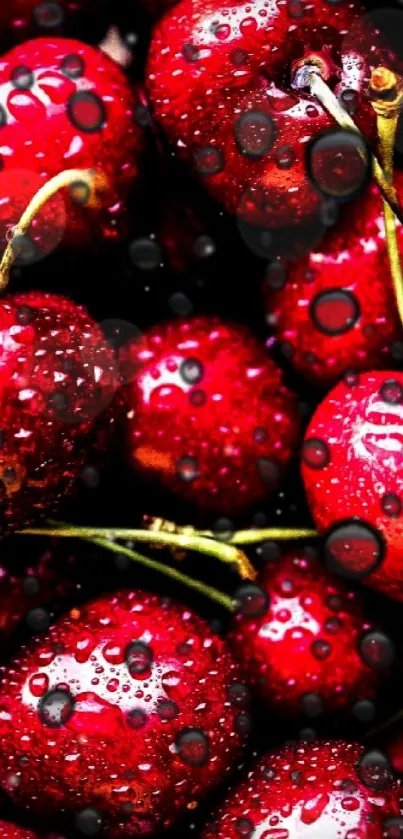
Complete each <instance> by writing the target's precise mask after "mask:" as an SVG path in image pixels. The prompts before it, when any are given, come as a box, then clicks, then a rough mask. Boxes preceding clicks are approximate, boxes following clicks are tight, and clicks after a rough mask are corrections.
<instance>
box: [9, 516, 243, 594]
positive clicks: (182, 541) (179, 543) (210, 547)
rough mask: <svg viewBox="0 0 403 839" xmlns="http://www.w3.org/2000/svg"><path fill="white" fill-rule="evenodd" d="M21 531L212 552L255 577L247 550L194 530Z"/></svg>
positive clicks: (63, 527) (55, 528) (62, 528)
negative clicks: (177, 531)
mask: <svg viewBox="0 0 403 839" xmlns="http://www.w3.org/2000/svg"><path fill="white" fill-rule="evenodd" d="M18 533H20V534H21V533H22V534H26V535H31V536H54V537H55V536H57V537H60V538H64V539H72V538H75V539H92V538H94V539H96V538H101V539H106V540H108V539H109V540H111V539H124V540H127V539H130V540H132V541H133V542H144V543H146V544H148V545H163V546H165V547H174V548H182V550H186V551H195V552H196V553H201V554H205V555H206V556H212V557H214V558H215V559H219V560H220V561H221V562H225V563H227V564H229V565H236V567H237V568H238V570H239V573H240V575H241V577H243V579H250V580H253V579H255V577H256V571H255V569H254V568H253V565H252V564H251V562H250V561H249V559H248V557H247V556H246V554H245V553H244V552H243V551H241V550H240V549H239V548H237V547H236V546H235V545H228V544H226V543H225V542H217V541H215V540H213V539H208V538H206V537H204V536H200V535H199V534H197V533H195V534H193V533H190V534H189V533H166V532H165V531H162V532H155V533H154V532H153V531H151V530H139V529H132V528H115V527H75V526H73V525H64V524H63V525H61V524H60V525H59V524H58V523H56V526H51V527H31V528H27V529H26V530H21V531H18Z"/></svg>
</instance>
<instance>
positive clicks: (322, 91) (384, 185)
mask: <svg viewBox="0 0 403 839" xmlns="http://www.w3.org/2000/svg"><path fill="white" fill-rule="evenodd" d="M304 69H305V68H304ZM304 78H306V80H307V83H308V85H309V90H310V92H311V94H312V96H315V97H316V99H318V100H319V102H320V103H321V105H323V107H324V108H325V110H326V111H328V113H329V114H330V116H332V117H333V119H335V120H336V122H337V123H338V124H339V125H340V127H341V128H345V129H347V130H349V131H354V132H355V133H356V134H359V136H360V137H362V136H363V134H362V133H361V131H360V130H359V128H358V127H357V126H356V124H355V122H354V120H353V119H352V118H351V116H350V114H348V113H347V111H346V110H345V109H344V108H343V106H342V105H341V104H340V102H339V100H338V99H337V96H335V95H334V93H333V91H332V90H331V89H330V87H329V86H328V85H327V84H326V82H325V81H324V80H323V78H322V77H321V76H320V74H319V72H318V68H315V67H313V66H312V69H311V70H310V71H308V72H307V73H306V76H305V77H304ZM371 160H372V170H373V174H374V178H375V180H376V182H377V184H378V186H379V189H380V190H381V192H382V195H383V197H384V200H385V201H387V203H388V205H389V206H390V209H391V210H392V211H393V214H394V215H395V216H396V218H398V219H399V221H400V222H401V223H402V224H403V207H402V205H401V203H400V200H399V197H398V195H397V192H396V190H395V188H394V186H393V184H392V183H390V181H389V178H388V177H387V175H386V173H385V172H384V171H383V169H382V167H381V165H380V163H379V161H378V159H377V158H376V157H375V155H374V154H372V155H371Z"/></svg>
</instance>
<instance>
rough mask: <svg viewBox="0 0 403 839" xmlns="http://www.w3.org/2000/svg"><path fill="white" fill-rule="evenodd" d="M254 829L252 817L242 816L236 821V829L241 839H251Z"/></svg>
mask: <svg viewBox="0 0 403 839" xmlns="http://www.w3.org/2000/svg"><path fill="white" fill-rule="evenodd" d="M254 829H255V828H254V826H253V824H252V822H251V820H250V819H246V818H241V819H237V820H236V822H235V830H236V832H237V836H239V837H240V839H251V837H252V833H253V831H254Z"/></svg>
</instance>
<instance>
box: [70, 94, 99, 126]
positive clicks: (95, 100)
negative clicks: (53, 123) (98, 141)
mask: <svg viewBox="0 0 403 839" xmlns="http://www.w3.org/2000/svg"><path fill="white" fill-rule="evenodd" d="M67 115H68V118H69V120H70V122H71V123H72V125H74V127H75V128H77V129H78V130H79V131H83V132H84V133H85V134H94V133H96V132H98V131H100V130H101V128H102V127H103V126H104V125H105V123H106V111H105V107H104V103H103V102H102V99H100V97H99V96H97V94H96V93H91V91H86V90H81V91H79V92H78V93H74V94H73V96H71V97H70V99H69V101H68V103H67Z"/></svg>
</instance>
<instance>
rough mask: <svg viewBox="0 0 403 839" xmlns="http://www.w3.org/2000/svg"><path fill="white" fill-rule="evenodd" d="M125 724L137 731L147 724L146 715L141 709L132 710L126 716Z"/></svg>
mask: <svg viewBox="0 0 403 839" xmlns="http://www.w3.org/2000/svg"><path fill="white" fill-rule="evenodd" d="M127 722H128V724H129V725H130V728H133V729H134V730H135V731H139V730H140V729H141V728H144V726H145V724H146V722H147V714H146V713H145V711H143V710H142V709H141V708H132V710H131V711H129V713H128V715H127Z"/></svg>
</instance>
